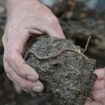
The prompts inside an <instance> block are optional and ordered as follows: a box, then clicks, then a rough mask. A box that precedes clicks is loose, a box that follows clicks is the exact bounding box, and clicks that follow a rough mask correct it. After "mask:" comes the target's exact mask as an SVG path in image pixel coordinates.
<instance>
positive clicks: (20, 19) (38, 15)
mask: <svg viewBox="0 0 105 105" xmlns="http://www.w3.org/2000/svg"><path fill="white" fill-rule="evenodd" d="M7 8H8V10H7V24H6V28H5V32H4V36H3V45H4V68H5V72H6V73H7V76H8V77H9V78H10V79H11V80H12V81H13V82H14V83H16V84H18V85H19V86H20V87H21V88H22V89H23V90H25V91H26V92H31V91H35V92H42V91H43V88H44V86H43V84H42V83H41V82H40V81H39V76H38V74H37V72H36V71H34V70H33V69H32V68H31V67H30V66H29V65H27V64H26V63H25V61H24V60H23V57H22V54H23V49H24V46H25V44H26V42H27V40H28V39H29V37H30V36H32V35H33V36H35V35H39V34H43V33H46V34H48V35H51V36H52V37H58V38H64V34H63V32H62V29H61V27H60V25H59V22H58V20H57V18H56V17H55V16H54V15H53V14H52V12H51V11H50V10H49V9H48V8H47V7H46V6H44V5H43V4H41V3H40V2H39V1H37V0H21V1H20V0H8V7H7Z"/></svg>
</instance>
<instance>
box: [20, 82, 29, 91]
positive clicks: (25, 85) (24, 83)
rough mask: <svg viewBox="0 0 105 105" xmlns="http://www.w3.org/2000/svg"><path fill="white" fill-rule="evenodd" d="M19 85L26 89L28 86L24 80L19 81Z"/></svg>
mask: <svg viewBox="0 0 105 105" xmlns="http://www.w3.org/2000/svg"><path fill="white" fill-rule="evenodd" d="M20 86H21V87H22V88H24V89H27V88H28V85H27V83H26V82H23V81H21V82H20Z"/></svg>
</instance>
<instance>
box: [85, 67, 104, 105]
mask: <svg viewBox="0 0 105 105" xmlns="http://www.w3.org/2000/svg"><path fill="white" fill-rule="evenodd" d="M95 73H96V75H97V80H96V82H95V85H94V87H93V90H92V93H91V94H92V96H93V97H92V98H93V99H94V100H91V99H88V100H87V103H86V105H105V68H103V69H97V70H96V71H95Z"/></svg>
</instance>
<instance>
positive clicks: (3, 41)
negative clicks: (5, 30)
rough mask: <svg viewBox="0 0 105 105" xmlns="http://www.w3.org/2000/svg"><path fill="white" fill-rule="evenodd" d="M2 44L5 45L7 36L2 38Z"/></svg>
mask: <svg viewBox="0 0 105 105" xmlns="http://www.w3.org/2000/svg"><path fill="white" fill-rule="evenodd" d="M2 43H3V45H4V43H5V36H3V37H2Z"/></svg>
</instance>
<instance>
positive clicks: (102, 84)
mask: <svg viewBox="0 0 105 105" xmlns="http://www.w3.org/2000/svg"><path fill="white" fill-rule="evenodd" d="M97 89H105V81H104V79H103V80H97V81H96V82H95V84H94V87H93V91H94V90H97Z"/></svg>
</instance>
